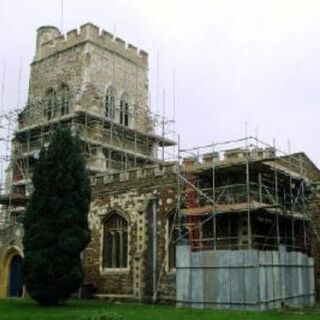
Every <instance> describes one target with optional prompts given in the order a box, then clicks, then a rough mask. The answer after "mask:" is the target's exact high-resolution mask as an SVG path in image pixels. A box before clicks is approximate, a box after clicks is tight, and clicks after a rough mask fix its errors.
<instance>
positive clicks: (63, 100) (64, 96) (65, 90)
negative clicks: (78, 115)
mask: <svg viewBox="0 0 320 320" xmlns="http://www.w3.org/2000/svg"><path fill="white" fill-rule="evenodd" d="M59 99H60V112H61V115H62V116H64V115H65V114H68V113H69V106H70V90H69V87H68V86H67V85H65V84H63V85H62V86H61V88H60V90H59Z"/></svg>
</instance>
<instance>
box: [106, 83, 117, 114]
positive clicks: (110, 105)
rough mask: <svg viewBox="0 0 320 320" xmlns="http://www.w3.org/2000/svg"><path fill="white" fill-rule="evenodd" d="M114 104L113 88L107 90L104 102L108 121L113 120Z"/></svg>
mask: <svg viewBox="0 0 320 320" xmlns="http://www.w3.org/2000/svg"><path fill="white" fill-rule="evenodd" d="M115 104H116V90H115V89H114V88H113V87H110V88H108V90H107V92H106V96H105V102H104V112H105V116H106V117H107V118H109V119H114V113H115Z"/></svg>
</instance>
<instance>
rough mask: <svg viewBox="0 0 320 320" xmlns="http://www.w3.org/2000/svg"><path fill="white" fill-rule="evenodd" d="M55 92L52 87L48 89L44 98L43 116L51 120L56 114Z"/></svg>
mask: <svg viewBox="0 0 320 320" xmlns="http://www.w3.org/2000/svg"><path fill="white" fill-rule="evenodd" d="M56 102H57V99H56V92H55V91H54V90H53V89H49V90H48V91H47V94H46V98H45V110H44V113H45V117H46V118H47V119H48V120H51V119H52V118H54V117H55V116H56Z"/></svg>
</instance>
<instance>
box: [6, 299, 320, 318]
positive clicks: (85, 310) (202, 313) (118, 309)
mask: <svg viewBox="0 0 320 320" xmlns="http://www.w3.org/2000/svg"><path fill="white" fill-rule="evenodd" d="M108 312H110V313H114V314H117V315H119V316H122V317H123V319H124V320H184V319H186V320H209V319H214V320H220V319H221V320H234V319H236V320H254V319H257V320H269V319H275V320H277V319H281V320H291V319H292V320H294V319H300V320H307V319H314V320H316V319H317V320H319V319H320V307H319V306H318V307H317V308H312V309H305V310H303V311H299V310H287V311H272V312H245V311H222V310H194V309H176V308H175V307H172V306H155V307H153V306H151V305H139V304H108V303H105V302H102V301H76V300H73V301H71V302H69V303H68V304H67V305H65V306H59V307H41V306H38V305H37V304H36V303H35V302H33V301H31V300H27V299H2V300H0V319H1V320H40V319H41V320H47V319H48V320H50V319H57V320H59V319H66V320H80V319H81V318H82V317H83V316H89V315H97V314H101V313H108Z"/></svg>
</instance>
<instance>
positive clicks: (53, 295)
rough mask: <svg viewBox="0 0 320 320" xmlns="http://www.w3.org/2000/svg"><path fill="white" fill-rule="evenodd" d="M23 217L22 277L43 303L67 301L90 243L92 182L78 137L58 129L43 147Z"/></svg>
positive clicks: (77, 282) (79, 280) (80, 276)
mask: <svg viewBox="0 0 320 320" xmlns="http://www.w3.org/2000/svg"><path fill="white" fill-rule="evenodd" d="M33 187H34V191H33V194H32V196H31V199H30V203H29V205H28V207H27V210H26V215H25V219H24V238H23V246H24V260H23V265H22V275H23V281H24V284H25V285H26V289H27V292H28V293H29V295H30V296H31V297H32V298H33V299H35V300H36V301H38V302H39V303H40V304H43V305H54V304H59V303H63V302H64V301H66V300H67V299H69V298H70V296H71V295H72V293H74V292H76V290H77V289H78V288H79V286H80V285H81V284H82V281H83V269H82V261H81V252H82V251H83V250H84V249H85V247H86V246H87V244H88V243H89V241H90V231H89V228H88V211H89V205H90V184H89V177H88V173H87V171H86V168H85V161H84V158H83V156H82V152H81V142H80V140H79V138H77V137H74V136H72V134H71V131H70V129H68V128H63V127H58V128H57V129H56V130H55V132H54V133H53V136H52V138H51V141H50V144H49V146H48V148H47V149H42V151H41V152H40V157H39V160H38V162H37V164H36V167H35V171H34V175H33Z"/></svg>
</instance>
